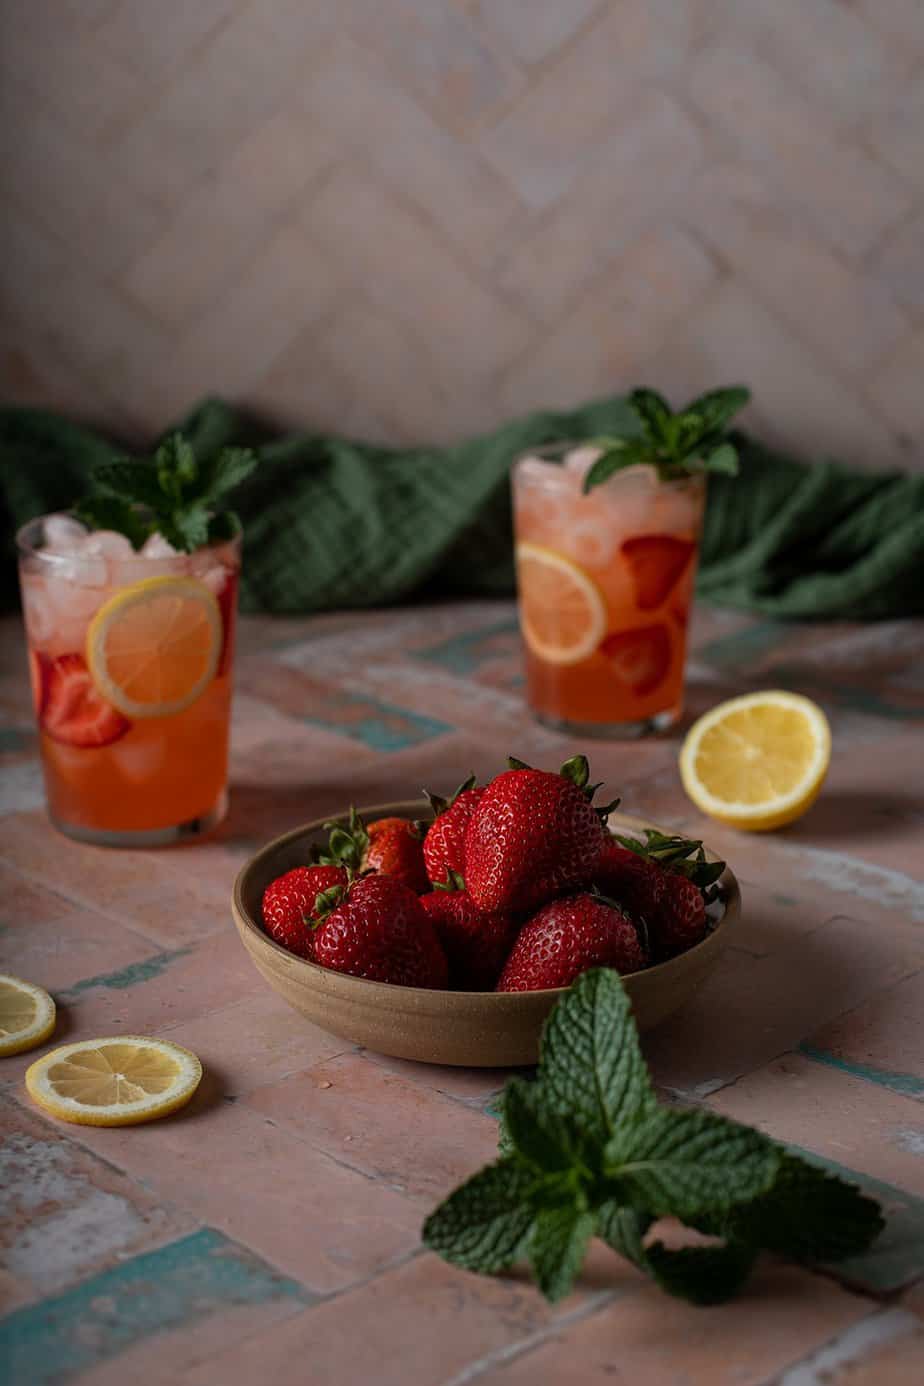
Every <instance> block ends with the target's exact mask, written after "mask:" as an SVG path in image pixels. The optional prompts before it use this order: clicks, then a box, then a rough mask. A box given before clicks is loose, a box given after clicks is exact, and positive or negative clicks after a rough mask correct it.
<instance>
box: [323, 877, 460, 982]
mask: <svg viewBox="0 0 924 1386" xmlns="http://www.w3.org/2000/svg"><path fill="white" fill-rule="evenodd" d="M327 904H328V905H330V906H331V908H330V910H329V912H328V913H325V910H323V909H322V911H321V920H320V923H319V924H318V925H317V927H316V929H315V935H314V957H315V961H316V962H318V963H320V965H321V966H322V967H329V968H332V969H333V971H335V972H349V973H351V974H352V975H353V976H354V977H368V978H371V979H372V980H373V981H376V982H392V983H394V984H395V985H396V986H404V987H439V988H442V987H445V986H446V983H447V971H448V969H447V965H446V955H445V953H444V952H443V950H442V948H441V946H440V942H439V939H438V938H437V936H436V930H435V929H434V927H433V923H432V921H431V919H430V917H429V915H428V914H427V913H426V911H425V910H424V909H423V908H422V907H421V904H420V901H419V900H418V898H417V896H416V895H415V894H414V892H413V891H412V890H409V889H408V887H407V886H406V885H404V884H403V883H402V882H401V881H399V880H396V879H395V877H394V876H363V877H361V878H360V879H359V880H354V881H353V882H352V883H351V884H350V885H349V886H347V887H346V889H345V890H340V891H337V890H334V891H332V892H331V894H330V897H329V899H328V901H327Z"/></svg>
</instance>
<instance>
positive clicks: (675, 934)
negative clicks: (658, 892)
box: [650, 872, 707, 958]
mask: <svg viewBox="0 0 924 1386" xmlns="http://www.w3.org/2000/svg"><path fill="white" fill-rule="evenodd" d="M706 923H707V920H706V901H705V899H704V898H703V892H702V891H701V890H700V888H699V886H698V885H696V883H695V882H694V881H691V880H690V879H689V878H688V877H687V876H678V875H676V874H675V873H673V872H668V873H667V874H666V879H665V882H664V893H663V895H662V897H661V902H660V907H659V909H658V912H657V914H656V915H655V918H654V921H653V923H652V925H651V930H650V932H651V945H652V948H654V950H655V951H656V953H657V955H658V957H659V958H672V957H674V956H676V954H677V953H685V952H686V950H687V949H688V948H692V947H693V945H694V943H699V941H700V939H701V938H703V936H704V935H705V933H706Z"/></svg>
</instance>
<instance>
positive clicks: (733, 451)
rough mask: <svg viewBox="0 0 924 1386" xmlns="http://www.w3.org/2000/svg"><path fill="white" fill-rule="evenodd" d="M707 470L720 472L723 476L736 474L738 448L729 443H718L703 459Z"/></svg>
mask: <svg viewBox="0 0 924 1386" xmlns="http://www.w3.org/2000/svg"><path fill="white" fill-rule="evenodd" d="M703 466H704V469H705V470H706V471H707V472H720V473H722V474H723V475H724V476H737V475H738V450H737V448H735V447H733V446H732V444H731V443H720V444H719V446H718V447H717V448H714V449H713V450H712V452H710V454H709V456H708V457H706V458H704V459H703Z"/></svg>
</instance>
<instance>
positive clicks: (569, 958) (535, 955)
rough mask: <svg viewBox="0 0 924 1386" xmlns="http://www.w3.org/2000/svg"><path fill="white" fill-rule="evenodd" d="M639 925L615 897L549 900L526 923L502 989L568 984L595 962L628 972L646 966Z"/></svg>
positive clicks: (541, 988)
mask: <svg viewBox="0 0 924 1386" xmlns="http://www.w3.org/2000/svg"><path fill="white" fill-rule="evenodd" d="M645 961H646V959H645V953H644V950H643V948H642V945H641V944H640V943H639V939H638V934H637V933H636V931H635V925H634V924H633V923H632V921H631V919H630V918H629V917H628V915H626V914H624V913H623V912H622V910H621V909H620V908H619V906H618V905H616V904H614V903H613V902H612V901H611V900H605V899H604V898H603V897H602V896H599V895H572V896H569V897H568V898H567V899H565V900H552V901H551V903H550V904H548V905H544V906H543V908H542V909H541V910H540V911H539V913H538V914H536V915H534V916H533V918H532V919H531V920H530V921H529V923H527V924H524V925H523V928H522V929H521V930H520V932H519V935H518V936H517V940H516V943H514V945H513V948H512V949H511V952H510V956H509V958H508V959H507V962H506V964H505V965H504V970H503V972H502V973H501V975H500V981H499V982H498V984H497V987H496V988H495V990H496V991H544V990H545V989H546V988H547V987H567V986H570V985H571V983H572V982H573V981H574V980H575V978H576V977H579V976H580V975H581V973H582V972H586V971H587V969H588V968H589V967H613V968H615V969H616V971H617V972H619V973H621V974H622V975H623V976H626V975H627V974H628V973H630V972H638V971H639V970H640V968H643V967H644V966H645Z"/></svg>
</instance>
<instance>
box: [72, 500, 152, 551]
mask: <svg viewBox="0 0 924 1386" xmlns="http://www.w3.org/2000/svg"><path fill="white" fill-rule="evenodd" d="M74 514H75V515H76V516H77V518H78V519H79V520H83V522H84V524H85V525H88V526H89V528H90V529H114V530H116V531H117V532H118V533H119V534H124V535H125V536H126V538H128V539H129V540H130V541H131V544H132V548H134V549H140V548H141V545H142V544H143V543H144V541H145V539H147V537H148V535H149V534H150V533H151V529H152V526H151V525H150V524H149V523H148V522H147V521H146V520H145V519H144V518H143V517H142V516H141V514H139V512H138V510H137V509H136V508H135V507H134V506H133V505H132V504H131V502H130V501H128V500H125V499H124V498H123V497H122V496H114V495H106V494H104V493H102V492H100V493H99V494H98V495H95V496H85V497H84V498H83V500H81V501H78V502H77V504H76V505H75V506H74Z"/></svg>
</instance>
